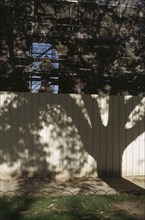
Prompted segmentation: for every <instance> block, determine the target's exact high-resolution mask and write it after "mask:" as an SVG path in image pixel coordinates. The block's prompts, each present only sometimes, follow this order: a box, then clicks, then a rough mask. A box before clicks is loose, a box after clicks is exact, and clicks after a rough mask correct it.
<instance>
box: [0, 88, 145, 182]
mask: <svg viewBox="0 0 145 220" xmlns="http://www.w3.org/2000/svg"><path fill="white" fill-rule="evenodd" d="M119 175H121V176H135V175H145V97H132V96H98V95H74V94H70V95H69V94H57V95H49V94H30V93H6V92H1V93H0V178H1V179H4V178H24V177H25V178H27V177H47V178H55V179H63V178H73V177H96V176H119Z"/></svg>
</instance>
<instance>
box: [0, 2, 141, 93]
mask: <svg viewBox="0 0 145 220" xmlns="http://www.w3.org/2000/svg"><path fill="white" fill-rule="evenodd" d="M0 7H1V13H0V14H1V15H0V22H1V28H0V31H1V35H0V36H1V37H0V54H1V64H0V65H1V68H0V81H1V90H12V91H28V82H29V80H30V75H35V72H33V71H31V73H30V72H27V71H26V67H29V66H30V65H31V63H32V61H33V60H32V58H31V54H30V50H31V45H32V43H33V42H47V43H51V44H52V45H53V47H55V48H56V49H57V51H58V53H59V55H60V57H59V59H60V60H59V62H60V69H59V70H58V71H57V73H56V72H54V73H51V74H52V75H53V76H54V75H55V76H56V75H57V76H59V89H60V91H59V92H62V93H72V92H73V93H98V92H99V91H100V90H101V91H103V92H105V93H111V94H122V93H130V94H133V95H134V94H144V92H145V84H144V80H145V76H144V48H145V45H144V37H143V36H144V31H145V29H144V26H143V24H144V20H145V17H144V9H145V7H144V2H143V1H142V0H140V1H136V0H135V1H133V2H132V1H125V2H124V1H120V3H116V1H112V2H111V3H109V2H108V1H106V3H105V1H100V2H98V3H95V2H94V1H91V0H90V1H89V2H88V1H79V3H75V2H67V1H66V2H64V1H58V0H55V1H49V2H48V1H46V0H44V1H35V0H33V1H32V0H31V1H22V0H15V1H10V0H8V1H2V2H1V3H0ZM40 76H41V74H40ZM49 80H50V79H49Z"/></svg>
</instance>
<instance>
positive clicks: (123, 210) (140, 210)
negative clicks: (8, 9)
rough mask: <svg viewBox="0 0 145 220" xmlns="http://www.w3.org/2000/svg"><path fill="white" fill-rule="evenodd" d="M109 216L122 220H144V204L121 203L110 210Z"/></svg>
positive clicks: (137, 202)
mask: <svg viewBox="0 0 145 220" xmlns="http://www.w3.org/2000/svg"><path fill="white" fill-rule="evenodd" d="M110 214H111V215H115V216H118V217H120V218H122V219H130V220H137V219H138V220H145V204H144V203H142V202H141V201H134V202H130V201H126V202H121V203H120V204H117V205H115V206H114V207H113V208H112V210H111V213H110Z"/></svg>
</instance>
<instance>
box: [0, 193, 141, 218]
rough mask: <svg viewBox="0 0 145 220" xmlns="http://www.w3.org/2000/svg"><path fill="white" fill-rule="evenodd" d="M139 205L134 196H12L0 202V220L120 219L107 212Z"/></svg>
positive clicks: (138, 198) (137, 197) (138, 197)
mask: <svg viewBox="0 0 145 220" xmlns="http://www.w3.org/2000/svg"><path fill="white" fill-rule="evenodd" d="M124 201H125V202H126V201H131V202H134V201H141V202H142V203H144V204H145V196H135V195H95V196H94V195H89V196H88V195H85V196H82V195H74V196H57V197H46V196H45V197H44V196H43V197H39V196H36V197H35V196H13V197H3V198H0V220H20V219H22V220H83V219H84V220H85V219H86V220H96V219H110V220H114V219H117V220H118V219H131V217H130V218H129V216H127V217H126V218H121V217H119V216H116V215H113V214H112V212H111V211H110V210H111V209H112V207H114V204H120V203H121V202H124Z"/></svg>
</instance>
